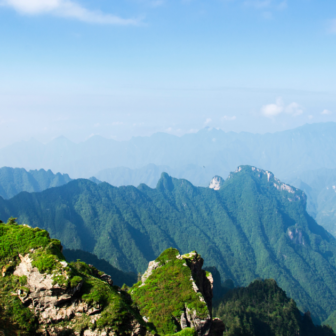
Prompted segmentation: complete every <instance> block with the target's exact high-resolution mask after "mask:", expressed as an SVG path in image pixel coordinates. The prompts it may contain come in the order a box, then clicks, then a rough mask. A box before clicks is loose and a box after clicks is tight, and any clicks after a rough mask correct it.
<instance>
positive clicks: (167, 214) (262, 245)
mask: <svg viewBox="0 0 336 336" xmlns="http://www.w3.org/2000/svg"><path fill="white" fill-rule="evenodd" d="M305 207H306V196H305V194H303V193H302V192H301V191H300V190H297V189H295V188H292V187H290V186H288V185H286V184H284V183H282V182H280V181H279V180H277V179H276V178H275V177H274V175H273V174H272V173H270V172H268V171H263V170H260V169H257V168H254V167H251V166H240V167H239V169H238V170H237V172H236V173H232V174H230V176H229V178H228V179H227V180H226V181H224V182H223V184H222V186H221V188H220V190H218V191H215V190H213V189H209V188H203V187H195V186H193V185H192V184H191V183H190V182H188V181H187V180H183V179H180V180H179V179H174V178H171V177H170V176H169V175H168V174H162V176H161V178H160V180H159V182H158V184H157V187H156V188H155V189H152V188H150V187H148V186H146V185H144V184H141V185H140V186H139V187H138V188H135V187H133V186H128V187H119V188H116V187H113V186H111V185H109V184H107V183H100V184H96V183H93V182H91V181H89V180H84V179H78V180H74V181H71V182H69V183H67V184H65V185H63V186H60V187H57V188H51V189H47V190H45V191H43V192H40V193H20V194H18V195H17V196H15V197H13V198H11V199H10V200H3V199H0V218H1V219H2V220H6V219H7V218H9V217H10V216H14V217H18V218H19V221H20V222H21V223H26V224H29V225H31V226H33V227H36V226H38V227H40V228H44V229H47V230H48V231H49V232H50V235H51V236H52V237H55V238H58V239H61V241H62V244H63V245H64V247H65V248H66V249H80V250H85V251H87V252H90V253H93V254H95V255H96V256H97V257H98V258H99V259H103V260H105V261H107V262H109V263H110V264H111V265H113V266H114V267H117V268H119V269H123V270H124V271H126V272H139V271H140V272H144V270H145V269H146V267H147V264H148V261H150V260H154V259H155V258H156V256H157V255H159V254H160V252H161V251H163V250H164V249H166V248H168V247H175V248H178V249H179V250H180V251H181V253H185V252H188V251H192V250H197V251H198V252H199V253H201V254H202V255H203V256H204V258H205V260H206V261H207V265H206V266H215V267H216V268H217V269H218V270H219V272H220V274H221V276H222V279H223V281H225V280H228V279H232V280H233V282H234V283H235V284H236V285H239V286H242V285H244V286H245V285H248V284H249V283H250V282H251V281H253V280H254V279H256V278H274V279H275V280H276V281H277V282H278V284H279V285H280V287H281V288H282V289H284V290H285V291H286V292H287V294H288V295H289V296H290V297H292V298H293V299H295V300H296V301H297V303H298V306H299V308H300V309H301V310H302V311H307V310H310V311H311V312H312V316H313V317H314V320H315V321H320V322H321V321H323V320H325V319H326V318H327V317H328V316H329V315H330V314H331V313H332V312H333V311H334V310H335V307H336V239H335V238H334V237H333V236H332V235H331V234H329V233H328V232H327V231H325V230H324V229H323V228H322V227H321V226H319V225H318V224H317V223H316V222H315V221H314V219H313V218H312V217H310V216H309V215H308V214H307V212H306V210H305Z"/></svg>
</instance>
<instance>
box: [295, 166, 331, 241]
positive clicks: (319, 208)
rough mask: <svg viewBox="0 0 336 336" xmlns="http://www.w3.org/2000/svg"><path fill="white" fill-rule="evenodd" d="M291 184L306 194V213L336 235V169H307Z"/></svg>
mask: <svg viewBox="0 0 336 336" xmlns="http://www.w3.org/2000/svg"><path fill="white" fill-rule="evenodd" d="M291 184H293V185H294V186H295V187H297V188H300V189H301V190H303V191H304V192H305V193H306V194H307V196H308V204H307V211H308V213H309V214H310V215H311V216H312V217H313V218H315V219H316V221H317V222H318V223H319V224H320V225H322V226H323V227H324V228H325V229H326V230H328V231H329V232H330V233H331V234H333V235H334V236H336V169H326V168H324V169H317V170H308V171H306V172H303V173H302V174H300V176H299V177H296V178H293V179H291Z"/></svg>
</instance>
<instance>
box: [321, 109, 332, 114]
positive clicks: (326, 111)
mask: <svg viewBox="0 0 336 336" xmlns="http://www.w3.org/2000/svg"><path fill="white" fill-rule="evenodd" d="M321 114H323V115H328V114H332V112H331V111H329V110H323V111H322V112H321Z"/></svg>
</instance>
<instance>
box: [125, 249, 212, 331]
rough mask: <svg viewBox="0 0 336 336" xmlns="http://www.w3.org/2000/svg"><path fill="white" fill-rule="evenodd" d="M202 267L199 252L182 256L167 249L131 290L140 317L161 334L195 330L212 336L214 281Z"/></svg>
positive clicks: (150, 265) (150, 264)
mask: <svg viewBox="0 0 336 336" xmlns="http://www.w3.org/2000/svg"><path fill="white" fill-rule="evenodd" d="M202 266H203V259H202V258H201V257H200V255H199V254H197V252H191V253H189V254H185V255H180V254H179V252H178V251H177V250H176V249H168V250H166V251H164V252H163V253H162V254H161V255H160V256H159V257H158V258H157V259H156V260H155V261H151V262H150V263H149V266H148V269H147V271H146V272H145V273H144V275H143V276H142V279H141V282H139V283H138V284H136V285H134V286H133V288H132V289H131V291H130V294H131V296H132V298H133V299H134V301H135V302H136V303H137V304H138V306H139V308H140V313H141V314H142V315H143V316H145V318H146V320H147V321H149V322H151V323H153V324H154V326H155V327H156V329H157V331H158V332H159V333H160V334H170V333H174V332H177V331H179V330H181V329H185V328H188V327H192V328H194V329H195V330H196V331H197V333H198V335H202V336H203V335H204V336H207V335H209V332H210V329H211V324H212V320H211V309H212V303H211V301H212V283H213V279H212V275H211V273H209V272H205V271H204V270H202ZM159 311H160V313H158V312H159Z"/></svg>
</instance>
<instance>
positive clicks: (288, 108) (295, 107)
mask: <svg viewBox="0 0 336 336" xmlns="http://www.w3.org/2000/svg"><path fill="white" fill-rule="evenodd" d="M261 113H262V115H264V116H265V117H268V118H274V117H276V116H278V115H279V114H281V113H287V114H289V115H292V116H293V117H297V116H299V115H300V114H302V113H303V108H302V107H301V106H300V105H299V104H298V103H295V102H292V103H290V104H288V105H285V103H284V101H283V99H282V98H281V97H279V98H278V99H277V100H276V102H275V104H268V105H264V106H263V107H262V108H261Z"/></svg>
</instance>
